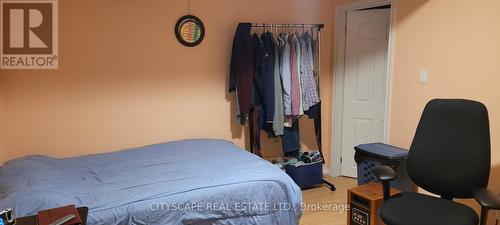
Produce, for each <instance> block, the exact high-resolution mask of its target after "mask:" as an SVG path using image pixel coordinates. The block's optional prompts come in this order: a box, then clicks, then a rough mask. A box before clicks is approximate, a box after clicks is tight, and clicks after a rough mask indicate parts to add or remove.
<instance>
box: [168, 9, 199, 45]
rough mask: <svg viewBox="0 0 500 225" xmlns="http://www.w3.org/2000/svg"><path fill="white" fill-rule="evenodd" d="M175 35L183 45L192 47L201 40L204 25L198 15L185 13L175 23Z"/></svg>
mask: <svg viewBox="0 0 500 225" xmlns="http://www.w3.org/2000/svg"><path fill="white" fill-rule="evenodd" d="M175 36H176V37H177V40H179V42H180V43H181V44H183V45H184V46H188V47H194V46H196V45H199V44H200V43H201V41H203V37H205V27H204V26H203V23H202V22H201V20H200V19H199V18H198V17H196V16H193V15H186V16H183V17H181V18H180V19H179V20H178V21H177V23H176V24H175Z"/></svg>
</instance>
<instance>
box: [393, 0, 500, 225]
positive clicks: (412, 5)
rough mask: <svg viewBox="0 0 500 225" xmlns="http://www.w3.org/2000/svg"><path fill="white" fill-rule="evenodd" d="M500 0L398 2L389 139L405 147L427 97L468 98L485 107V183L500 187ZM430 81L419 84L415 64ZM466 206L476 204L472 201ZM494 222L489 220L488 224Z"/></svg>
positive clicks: (411, 135) (408, 142)
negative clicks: (488, 149) (488, 161)
mask: <svg viewBox="0 0 500 225" xmlns="http://www.w3.org/2000/svg"><path fill="white" fill-rule="evenodd" d="M499 8H500V1H497V0H483V1H476V2H471V1H467V0H456V1H448V0H430V1H426V0H412V1H404V0H401V1H398V2H397V12H396V13H397V24H396V42H395V43H396V52H395V61H394V76H393V81H392V82H393V84H392V99H391V100H392V107H391V127H390V142H391V143H392V144H396V145H399V146H404V147H408V146H409V145H410V143H411V140H412V138H413V135H414V132H415V128H416V125H417V123H418V120H419V117H420V114H421V112H422V110H423V107H424V105H425V104H426V103H427V101H429V100H430V99H432V98H468V99H475V100H478V101H481V102H483V103H484V104H485V105H486V106H487V107H488V110H489V115H490V127H491V144H492V173H491V179H490V188H492V189H494V190H496V191H497V192H500V101H499V99H500V91H499V87H500V66H499V65H500V26H498V21H500V14H499V13H498V9H499ZM420 68H427V69H428V70H429V83H427V84H421V83H419V69H420ZM469 202H470V204H471V205H473V206H476V207H477V205H476V204H475V203H472V202H473V201H469ZM491 224H493V223H491Z"/></svg>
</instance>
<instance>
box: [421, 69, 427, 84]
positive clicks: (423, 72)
mask: <svg viewBox="0 0 500 225" xmlns="http://www.w3.org/2000/svg"><path fill="white" fill-rule="evenodd" d="M419 76H420V77H419V78H420V83H423V84H425V83H427V82H429V70H427V69H420V73H419Z"/></svg>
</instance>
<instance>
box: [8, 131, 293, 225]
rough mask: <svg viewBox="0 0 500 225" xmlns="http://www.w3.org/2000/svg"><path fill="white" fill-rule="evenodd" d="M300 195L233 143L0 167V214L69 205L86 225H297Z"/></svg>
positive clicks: (176, 145) (35, 159) (184, 144)
mask: <svg viewBox="0 0 500 225" xmlns="http://www.w3.org/2000/svg"><path fill="white" fill-rule="evenodd" d="M301 201H302V195H301V191H300V189H299V188H298V186H297V185H296V184H295V183H294V182H293V181H292V180H291V179H290V178H289V177H288V176H287V175H286V174H285V173H284V172H283V171H281V170H280V169H278V168H276V167H274V166H273V165H271V164H270V163H268V162H267V161H265V160H262V159H260V158H258V157H257V156H254V155H252V154H250V153H248V152H246V151H244V150H242V149H240V148H238V147H236V146H235V145H234V144H232V143H230V142H227V141H223V140H213V139H193V140H185V141H175V142H167V143H162V144H156V145H150V146H145V147H140V148H133V149H128V150H123V151H118V152H114V153H106V154H95V155H88V156H80V157H74V158H66V159H56V158H51V157H47V156H39V155H35V156H27V157H23V158H19V159H15V160H12V161H9V162H8V163H6V164H5V165H4V166H2V167H0V209H5V208H13V209H14V210H15V213H16V214H17V216H26V215H32V214H36V212H37V211H39V210H42V209H47V208H53V207H59V206H64V205H69V204H75V205H76V206H87V207H89V216H88V224H134V225H135V224H175V225H178V224H196V225H202V224H203V225H204V224H235V225H236V224H266V225H271V224H279V225H285V224H293V225H297V224H299V218H300V216H301V214H302V212H301V208H300V206H301V205H300V204H301Z"/></svg>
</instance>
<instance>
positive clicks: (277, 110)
mask: <svg viewBox="0 0 500 225" xmlns="http://www.w3.org/2000/svg"><path fill="white" fill-rule="evenodd" d="M272 37H273V43H274V56H275V57H274V118H273V132H274V135H275V136H280V135H283V127H284V122H285V112H284V108H283V107H284V106H283V85H282V82H281V76H280V43H281V42H280V41H279V40H280V39H279V37H278V39H276V37H275V36H274V35H273V36H272Z"/></svg>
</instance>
